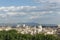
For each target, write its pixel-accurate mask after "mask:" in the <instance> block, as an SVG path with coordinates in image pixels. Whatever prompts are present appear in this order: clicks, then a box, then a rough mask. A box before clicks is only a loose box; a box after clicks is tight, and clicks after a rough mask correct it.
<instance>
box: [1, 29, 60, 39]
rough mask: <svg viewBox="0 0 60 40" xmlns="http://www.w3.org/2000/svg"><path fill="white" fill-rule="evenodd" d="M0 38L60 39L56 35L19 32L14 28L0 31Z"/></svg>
mask: <svg viewBox="0 0 60 40" xmlns="http://www.w3.org/2000/svg"><path fill="white" fill-rule="evenodd" d="M0 40H60V38H59V37H58V36H57V35H44V34H35V35H30V34H21V33H17V31H16V30H10V31H4V30H3V31H0Z"/></svg>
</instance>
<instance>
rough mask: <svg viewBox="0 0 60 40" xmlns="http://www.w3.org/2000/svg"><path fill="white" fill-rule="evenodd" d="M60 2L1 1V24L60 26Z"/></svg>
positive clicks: (32, 0) (44, 0)
mask: <svg viewBox="0 0 60 40" xmlns="http://www.w3.org/2000/svg"><path fill="white" fill-rule="evenodd" d="M59 4H60V1H59V0H0V23H28V22H30V23H31V22H33V23H40V24H60V19H59V18H60V5H59Z"/></svg>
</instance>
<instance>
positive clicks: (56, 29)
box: [0, 24, 60, 35]
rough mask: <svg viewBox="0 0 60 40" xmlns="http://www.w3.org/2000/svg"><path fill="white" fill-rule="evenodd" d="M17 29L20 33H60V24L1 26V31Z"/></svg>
mask: <svg viewBox="0 0 60 40" xmlns="http://www.w3.org/2000/svg"><path fill="white" fill-rule="evenodd" d="M12 29H13V30H17V31H18V33H21V34H31V35H34V34H41V33H44V34H60V25H53V26H52V25H51V26H47V25H38V26H36V25H34V26H29V25H25V24H23V25H19V24H18V25H16V26H14V27H13V26H0V31H2V30H5V31H9V30H12Z"/></svg>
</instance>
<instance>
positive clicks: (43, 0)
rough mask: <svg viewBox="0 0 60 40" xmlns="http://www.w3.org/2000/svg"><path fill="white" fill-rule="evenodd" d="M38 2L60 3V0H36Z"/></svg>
mask: <svg viewBox="0 0 60 40" xmlns="http://www.w3.org/2000/svg"><path fill="white" fill-rule="evenodd" d="M34 1H35V2H37V3H60V0H34Z"/></svg>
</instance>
